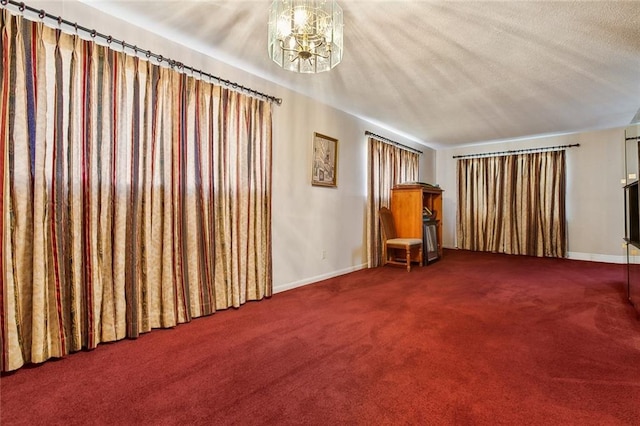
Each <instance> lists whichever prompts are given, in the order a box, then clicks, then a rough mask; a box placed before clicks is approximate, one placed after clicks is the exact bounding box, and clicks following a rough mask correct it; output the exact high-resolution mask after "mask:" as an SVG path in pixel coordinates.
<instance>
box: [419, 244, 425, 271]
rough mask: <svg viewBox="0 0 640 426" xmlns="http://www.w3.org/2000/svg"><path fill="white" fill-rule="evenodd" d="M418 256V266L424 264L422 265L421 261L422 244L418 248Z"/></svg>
mask: <svg viewBox="0 0 640 426" xmlns="http://www.w3.org/2000/svg"><path fill="white" fill-rule="evenodd" d="M418 256H419V260H420V266H424V265H423V263H424V262H423V261H422V246H420V248H419V249H418Z"/></svg>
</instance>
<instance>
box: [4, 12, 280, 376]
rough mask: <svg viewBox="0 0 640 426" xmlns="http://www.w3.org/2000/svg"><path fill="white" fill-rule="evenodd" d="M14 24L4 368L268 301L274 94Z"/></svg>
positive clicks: (9, 28) (7, 17)
mask: <svg viewBox="0 0 640 426" xmlns="http://www.w3.org/2000/svg"><path fill="white" fill-rule="evenodd" d="M1 24H2V26H1V34H2V69H1V70H0V71H1V74H2V86H1V88H0V102H1V103H0V112H1V114H2V123H3V126H2V129H0V132H1V133H0V147H1V152H0V184H1V185H0V195H1V197H0V211H1V212H2V220H1V221H0V241H1V244H0V251H1V258H2V271H1V272H2V273H1V275H0V277H1V279H2V283H1V284H2V302H1V304H0V307H1V309H2V311H1V315H2V325H1V328H0V337H1V339H2V341H1V346H2V356H1V358H0V363H1V370H2V371H9V370H14V369H17V368H19V367H20V366H22V365H24V364H27V363H38V362H42V361H45V360H47V359H49V358H52V357H61V356H64V355H66V354H68V353H70V352H73V351H78V350H80V349H82V348H94V347H96V345H98V344H99V343H100V342H107V341H114V340H119V339H123V338H125V337H136V336H138V335H139V334H140V333H142V332H146V331H149V330H151V329H153V328H158V327H173V326H175V325H176V324H179V323H184V322H187V321H190V320H191V319H192V318H194V317H198V316H202V315H208V314H211V313H213V312H215V311H216V310H218V309H225V308H228V307H231V306H233V307H238V306H240V305H242V304H243V303H245V302H246V301H247V300H256V299H262V298H264V297H265V296H270V295H271V291H272V283H271V207H270V206H271V105H270V103H268V102H266V101H261V100H257V99H255V98H251V97H248V96H245V95H242V94H239V93H236V92H233V91H228V90H226V89H223V88H220V87H219V86H216V85H213V84H210V83H207V82H204V81H200V80H196V79H194V78H191V77H188V76H186V75H184V74H182V73H178V72H175V71H173V70H171V69H167V68H163V67H160V66H157V65H156V64H153V63H150V62H148V61H145V60H142V59H140V58H136V57H133V56H129V55H127V54H125V53H122V52H116V51H114V50H111V49H109V48H108V47H105V46H100V45H98V44H96V43H93V42H91V41H85V40H81V39H80V38H79V37H78V36H75V35H68V34H64V33H62V32H60V31H59V30H55V29H51V28H48V27H46V26H44V25H43V24H42V23H33V22H30V21H28V20H26V19H23V18H22V17H15V16H12V15H11V14H9V13H8V11H6V10H4V11H3V12H2V22H1Z"/></svg>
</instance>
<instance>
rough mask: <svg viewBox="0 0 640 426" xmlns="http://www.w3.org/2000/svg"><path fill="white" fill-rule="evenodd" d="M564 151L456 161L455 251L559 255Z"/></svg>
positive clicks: (563, 239) (562, 227)
mask: <svg viewBox="0 0 640 426" xmlns="http://www.w3.org/2000/svg"><path fill="white" fill-rule="evenodd" d="M565 169H566V167H565V152H564V150H561V151H548V152H538V153H532V154H520V155H506V156H497V157H484V158H467V159H460V160H458V217H457V240H458V242H457V245H458V247H459V248H461V249H466V250H477V251H489V252H495V253H507V254H523V255H530V256H546V257H565V256H566V251H567V244H566V217H565V179H566V178H565V174H566V171H565Z"/></svg>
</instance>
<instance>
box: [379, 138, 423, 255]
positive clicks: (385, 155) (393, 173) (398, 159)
mask: <svg viewBox="0 0 640 426" xmlns="http://www.w3.org/2000/svg"><path fill="white" fill-rule="evenodd" d="M368 162H369V165H368V175H369V176H368V185H369V187H368V191H367V192H368V194H367V266H368V267H369V268H373V267H376V266H380V265H381V264H382V245H381V244H382V236H381V231H380V220H379V218H378V210H379V209H380V207H383V206H384V207H389V205H390V199H391V188H393V186H394V185H396V184H398V183H402V182H415V181H417V180H418V172H419V154H418V153H415V152H411V151H408V150H406V149H402V148H399V147H397V146H394V145H391V144H389V143H386V142H383V141H380V140H378V139H375V138H369V160H368Z"/></svg>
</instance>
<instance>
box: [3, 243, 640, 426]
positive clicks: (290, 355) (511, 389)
mask: <svg viewBox="0 0 640 426" xmlns="http://www.w3.org/2000/svg"><path fill="white" fill-rule="evenodd" d="M624 271H625V270H624V266H623V265H614V264H604V263H596V262H580V261H570V260H564V259H541V258H531V257H525V256H507V255H499V254H486V253H473V252H466V251H451V250H449V251H446V253H445V257H444V258H443V259H441V260H440V261H438V262H436V263H434V264H432V265H430V266H428V267H424V268H416V269H414V270H413V271H412V272H411V273H407V272H406V271H405V270H403V269H399V268H389V267H387V268H376V269H370V270H363V271H358V272H354V273H351V274H348V275H344V276H341V277H337V278H333V279H330V280H326V281H323V282H320V283H317V284H314V285H309V286H305V287H302V288H298V289H295V290H291V291H287V292H284V293H279V294H276V295H274V296H273V297H272V298H271V299H269V300H265V301H262V302H253V303H249V304H247V305H245V306H244V307H242V308H240V309H239V310H229V311H224V312H218V313H216V314H215V315H213V316H211V317H207V318H200V319H197V320H194V321H193V322H191V323H189V324H185V325H181V326H179V327H177V328H175V329H172V330H157V331H154V332H152V333H148V334H146V335H143V336H142V337H140V338H139V339H137V340H128V341H121V342H117V343H113V344H106V345H101V346H99V347H98V348H97V349H96V350H94V351H91V352H81V353H77V354H74V355H71V356H69V357H67V358H65V359H62V360H58V361H50V362H47V363H44V364H42V365H40V366H35V367H26V368H22V369H21V370H18V371H17V372H14V373H12V374H8V375H4V376H2V378H1V380H0V389H1V413H0V422H1V423H2V424H3V425H13V424H29V425H34V424H49V425H50V424H68V425H72V424H83V425H86V424H118V425H122V424H176V425H177V424H181V425H186V424H236V425H260V424H317V425H328V424H361V425H374V424H375V425H384V424H388V425H391V424H394V425H395V424H403V425H412V424H416V425H427V424H434V425H435V424H437V425H440V424H456V425H470V424H487V425H489V424H490V425H495V424H509V425H515V424H517V425H526V424H541V425H556V424H562V425H603V424H607V425H609V424H611V425H616V424H619V425H624V424H627V425H638V424H640V321H639V320H638V318H637V315H636V312H635V311H634V310H633V308H632V307H631V306H630V305H629V304H627V303H626V301H625V300H624V294H623V282H624V281H625V274H624Z"/></svg>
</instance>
